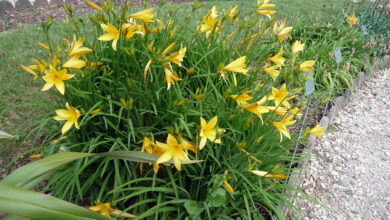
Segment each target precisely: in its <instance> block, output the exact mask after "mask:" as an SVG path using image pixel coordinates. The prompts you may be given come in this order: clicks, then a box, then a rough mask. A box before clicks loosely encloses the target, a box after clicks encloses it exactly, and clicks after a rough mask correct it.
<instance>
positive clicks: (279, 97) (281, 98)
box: [269, 84, 292, 108]
mask: <svg viewBox="0 0 390 220" xmlns="http://www.w3.org/2000/svg"><path fill="white" fill-rule="evenodd" d="M287 96H288V91H287V89H286V84H283V86H282V88H280V89H275V88H274V87H272V94H271V96H270V97H269V99H270V100H274V101H275V106H279V105H280V103H282V104H283V105H284V106H286V107H287V108H290V104H289V103H288V100H289V99H291V98H292V97H290V98H287Z"/></svg>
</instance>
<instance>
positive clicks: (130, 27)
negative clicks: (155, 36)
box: [122, 23, 145, 40]
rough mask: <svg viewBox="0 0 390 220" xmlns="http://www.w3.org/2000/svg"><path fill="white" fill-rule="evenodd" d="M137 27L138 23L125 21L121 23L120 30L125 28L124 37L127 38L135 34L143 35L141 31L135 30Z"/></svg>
mask: <svg viewBox="0 0 390 220" xmlns="http://www.w3.org/2000/svg"><path fill="white" fill-rule="evenodd" d="M138 28H139V25H138V24H136V23H132V24H131V23H126V24H123V25H122V31H125V30H126V36H125V39H126V40H129V39H131V38H132V37H133V36H134V35H135V34H141V35H145V33H144V32H142V31H136V30H137V29H138Z"/></svg>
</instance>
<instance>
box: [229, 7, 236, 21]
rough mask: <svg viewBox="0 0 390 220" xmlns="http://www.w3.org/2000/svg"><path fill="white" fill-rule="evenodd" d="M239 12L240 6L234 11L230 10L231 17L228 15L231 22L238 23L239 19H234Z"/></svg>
mask: <svg viewBox="0 0 390 220" xmlns="http://www.w3.org/2000/svg"><path fill="white" fill-rule="evenodd" d="M237 12H238V6H236V7H234V8H233V9H230V10H229V15H228V18H229V19H230V20H231V21H233V22H234V21H238V18H236V19H234V16H235V15H236V13H237ZM233 19H234V20H233Z"/></svg>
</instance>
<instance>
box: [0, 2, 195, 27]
mask: <svg viewBox="0 0 390 220" xmlns="http://www.w3.org/2000/svg"><path fill="white" fill-rule="evenodd" d="M91 1H92V2H95V3H96V4H98V5H101V4H100V3H99V2H101V1H96V0H91ZM188 1H191V0H166V3H182V2H188ZM125 2H127V0H117V1H115V7H116V8H120V7H121V6H122V5H123V4H124V3H125ZM131 2H132V7H143V2H144V1H143V0H133V1H131ZM160 2H161V0H149V5H148V6H150V7H152V6H155V5H157V4H159V3H160ZM67 5H71V6H72V9H73V13H74V14H75V15H77V16H83V15H87V14H88V13H91V11H93V10H94V9H93V8H91V7H89V6H88V5H87V4H86V3H85V1H84V0H82V1H74V2H70V3H67ZM49 16H51V17H53V18H54V20H57V21H58V20H62V19H64V18H66V16H67V14H66V13H65V11H64V9H63V8H62V5H58V4H51V5H41V6H31V7H28V8H25V9H13V10H6V11H1V10H0V33H1V32H3V31H5V30H9V29H17V28H20V27H23V26H24V25H27V24H35V23H41V22H43V21H46V19H47V17H49Z"/></svg>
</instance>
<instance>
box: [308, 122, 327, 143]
mask: <svg viewBox="0 0 390 220" xmlns="http://www.w3.org/2000/svg"><path fill="white" fill-rule="evenodd" d="M324 131H325V128H323V127H321V126H319V125H318V121H316V126H315V127H314V128H312V129H311V130H310V131H309V133H310V134H312V135H314V136H316V137H318V138H320V139H321V140H323V139H324V138H323V136H325V134H324V133H322V132H324Z"/></svg>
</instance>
